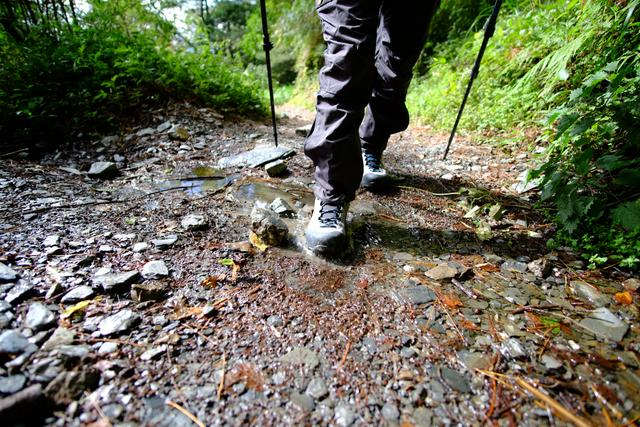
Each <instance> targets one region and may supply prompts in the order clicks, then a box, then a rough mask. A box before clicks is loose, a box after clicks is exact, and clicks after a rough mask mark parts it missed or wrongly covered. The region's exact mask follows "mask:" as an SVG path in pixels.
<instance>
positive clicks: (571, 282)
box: [0, 105, 640, 426]
mask: <svg viewBox="0 0 640 427" xmlns="http://www.w3.org/2000/svg"><path fill="white" fill-rule="evenodd" d="M311 119H312V116H311V114H310V113H309V112H305V111H297V110H293V109H289V110H286V112H285V114H284V115H283V117H282V119H281V121H280V126H281V128H280V131H281V139H282V141H281V144H282V146H283V147H284V148H282V149H281V150H280V151H277V152H276V151H275V150H274V149H273V148H268V147H270V144H271V138H270V128H269V127H268V126H267V125H266V124H264V123H256V122H252V121H249V120H247V119H243V118H238V117H223V116H221V115H219V114H217V113H216V112H214V111H211V110H208V109H197V108H194V107H191V106H189V105H175V106H171V107H169V108H167V109H163V110H158V111H155V112H153V113H152V114H151V119H150V121H149V123H148V126H147V127H140V128H132V129H127V130H124V131H123V133H122V134H119V135H113V136H107V137H104V138H101V139H98V140H96V141H95V142H93V143H92V144H89V145H84V146H81V145H78V147H80V148H73V147H70V148H66V149H65V150H64V151H60V152H57V153H52V154H47V155H46V156H44V158H43V159H40V160H38V161H33V160H30V159H29V157H27V156H24V157H20V156H13V157H10V158H9V157H5V158H2V162H1V163H0V196H1V197H2V201H3V203H2V206H0V415H1V416H2V419H3V420H4V421H5V422H6V423H8V424H17V425H31V424H34V425H60V426H62V425H72V426H75V425H91V426H109V425H113V426H129V425H149V426H189V425H219V424H232V425H238V424H249V423H251V424H258V425H262V424H267V425H280V424H296V425H298V424H323V425H338V426H348V425H352V424H354V425H369V424H388V425H402V426H410V425H416V426H428V425H480V424H490V425H501V426H502V425H551V426H553V425H571V424H575V425H582V426H586V425H634V423H635V422H636V420H637V419H638V418H639V417H640V409H639V408H640V371H639V368H640V362H639V360H638V355H639V353H640V334H639V332H640V331H639V329H638V318H639V317H640V315H639V312H638V301H639V299H640V296H639V295H638V287H640V281H639V280H638V279H637V278H634V277H631V276H629V274H628V273H626V272H624V271H621V270H618V269H617V268H615V267H614V268H610V269H607V270H604V271H599V270H589V269H587V268H586V265H585V263H584V262H583V261H582V260H580V259H579V258H578V257H577V256H576V255H575V254H572V253H571V252H570V251H568V250H555V251H551V250H549V249H547V247H546V244H545V243H546V240H547V238H548V237H549V236H550V233H552V231H553V230H552V228H551V225H550V224H546V223H545V222H544V219H543V218H542V217H541V216H539V215H538V214H537V213H536V212H535V211H534V210H533V209H532V204H533V201H534V200H535V193H536V190H535V189H534V188H529V187H531V186H528V187H526V186H525V184H524V183H523V179H522V176H523V175H522V173H523V172H524V171H525V170H526V169H527V164H528V161H529V160H531V158H530V154H529V153H526V152H518V151H514V150H515V149H513V148H512V147H510V146H500V145H499V144H484V145H479V144H473V143H470V142H468V141H465V140H460V139H459V140H458V141H456V143H455V145H454V148H453V150H452V152H451V153H450V157H449V159H448V160H447V161H446V162H443V161H441V160H440V158H441V156H442V153H443V150H444V143H445V142H446V136H444V135H436V134H434V133H432V132H431V131H430V130H429V129H426V128H418V127H413V128H411V129H409V130H408V131H407V132H404V133H402V134H400V135H397V136H395V137H394V138H393V141H392V143H390V148H389V150H388V152H387V153H386V154H385V163H386V166H387V168H388V169H390V170H392V171H393V172H394V173H395V174H396V175H397V186H396V188H395V189H394V190H393V191H390V192H388V193H384V194H369V193H366V192H360V193H359V194H358V198H357V200H356V201H355V202H354V203H353V204H352V207H351V211H350V216H349V222H350V224H351V230H352V241H353V245H352V247H351V248H345V252H344V256H343V257H341V259H340V260H322V259H319V258H317V257H314V256H311V255H309V254H307V253H306V252H305V251H304V249H303V247H302V246H303V245H302V244H301V242H302V239H301V236H302V230H303V228H304V225H305V222H306V220H307V218H308V217H309V216H310V214H311V210H312V205H313V194H312V192H311V189H310V186H311V184H312V181H311V172H312V164H311V162H310V160H309V159H307V158H306V157H305V156H304V154H303V152H302V143H303V139H304V129H299V128H300V127H303V126H305V125H307V124H308V123H309V122H310V120H311ZM252 150H253V151H252ZM247 152H249V154H247ZM277 157H281V158H280V159H279V160H278V159H276V160H275V162H273V161H271V160H274V158H277ZM265 164H266V166H265ZM252 230H253V231H252ZM5 425H6V424H5Z"/></svg>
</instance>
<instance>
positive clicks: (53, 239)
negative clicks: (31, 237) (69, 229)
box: [42, 234, 60, 247]
mask: <svg viewBox="0 0 640 427" xmlns="http://www.w3.org/2000/svg"><path fill="white" fill-rule="evenodd" d="M42 244H43V245H44V246H46V247H49V246H58V245H59V244H60V236H58V235H57V234H52V235H50V236H47V237H45V239H44V241H43V242H42Z"/></svg>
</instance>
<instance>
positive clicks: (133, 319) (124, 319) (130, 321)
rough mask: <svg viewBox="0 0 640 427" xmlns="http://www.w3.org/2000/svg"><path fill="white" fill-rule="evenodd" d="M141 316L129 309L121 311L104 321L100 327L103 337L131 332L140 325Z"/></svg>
mask: <svg viewBox="0 0 640 427" xmlns="http://www.w3.org/2000/svg"><path fill="white" fill-rule="evenodd" d="M140 320H141V319H140V316H138V315H137V314H136V313H134V312H133V311H131V310H129V309H125V310H122V311H119V312H118V313H116V314H113V315H111V316H109V317H105V318H104V319H102V321H101V322H100V324H99V325H98V329H99V331H100V335H101V336H107V335H116V334H120V333H123V332H127V331H129V330H130V329H131V328H133V327H134V326H135V325H137V324H138V323H140Z"/></svg>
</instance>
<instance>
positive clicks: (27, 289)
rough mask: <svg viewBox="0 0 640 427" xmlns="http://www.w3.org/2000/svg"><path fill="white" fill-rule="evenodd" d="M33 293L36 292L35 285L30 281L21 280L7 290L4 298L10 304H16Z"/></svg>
mask: <svg viewBox="0 0 640 427" xmlns="http://www.w3.org/2000/svg"><path fill="white" fill-rule="evenodd" d="M33 294H35V287H34V286H33V285H32V284H31V283H30V282H27V281H26V280H21V281H20V282H18V284H17V285H15V286H14V287H12V288H11V290H10V291H9V292H7V296H6V297H5V299H4V300H5V301H6V302H8V303H9V304H13V305H15V304H19V303H21V302H22V301H24V300H25V299H27V298H29V297H30V296H32V295H33Z"/></svg>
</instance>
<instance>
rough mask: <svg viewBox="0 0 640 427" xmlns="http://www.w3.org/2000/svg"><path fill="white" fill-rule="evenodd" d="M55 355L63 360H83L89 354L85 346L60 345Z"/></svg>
mask: <svg viewBox="0 0 640 427" xmlns="http://www.w3.org/2000/svg"><path fill="white" fill-rule="evenodd" d="M56 353H57V354H59V355H60V356H63V358H64V359H84V358H85V357H86V356H87V355H88V354H89V347H88V346H86V345H61V346H58V347H57V348H56Z"/></svg>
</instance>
